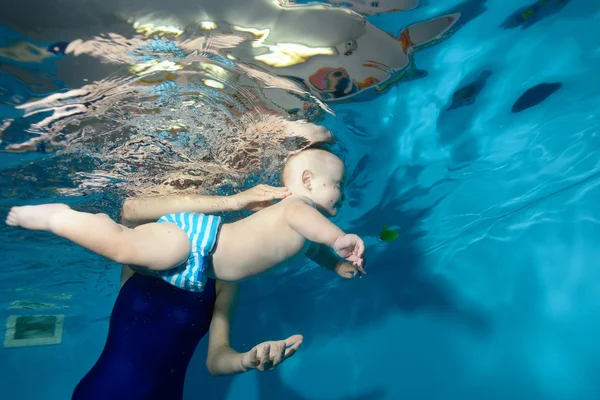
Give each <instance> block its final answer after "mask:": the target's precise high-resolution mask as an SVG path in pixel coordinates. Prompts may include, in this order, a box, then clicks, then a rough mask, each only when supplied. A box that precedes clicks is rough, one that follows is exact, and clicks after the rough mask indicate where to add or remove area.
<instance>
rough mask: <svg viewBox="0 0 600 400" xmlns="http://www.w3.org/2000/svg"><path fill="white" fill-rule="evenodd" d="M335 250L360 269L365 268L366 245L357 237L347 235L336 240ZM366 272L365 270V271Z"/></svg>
mask: <svg viewBox="0 0 600 400" xmlns="http://www.w3.org/2000/svg"><path fill="white" fill-rule="evenodd" d="M333 250H334V251H335V252H336V253H337V255H338V256H340V257H342V258H343V259H344V260H346V261H350V262H351V263H352V264H354V265H356V266H357V267H359V268H363V266H364V263H365V260H364V258H363V256H364V253H365V243H364V242H363V241H362V239H361V238H359V237H358V236H356V235H352V234H345V235H343V236H340V237H338V238H337V239H336V241H335V243H334V244H333ZM363 271H364V270H363Z"/></svg>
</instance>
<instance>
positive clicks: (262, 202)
mask: <svg viewBox="0 0 600 400" xmlns="http://www.w3.org/2000/svg"><path fill="white" fill-rule="evenodd" d="M291 194H292V193H291V192H290V191H289V190H288V189H287V188H285V187H274V186H269V185H264V184H260V185H257V186H254V187H253V188H251V189H248V190H246V191H243V192H241V193H237V194H234V195H233V196H231V197H232V198H233V200H234V201H235V207H236V209H238V210H248V211H259V210H262V209H263V208H266V207H269V206H270V205H273V203H274V201H275V200H281V199H284V198H286V197H287V196H289V195H291Z"/></svg>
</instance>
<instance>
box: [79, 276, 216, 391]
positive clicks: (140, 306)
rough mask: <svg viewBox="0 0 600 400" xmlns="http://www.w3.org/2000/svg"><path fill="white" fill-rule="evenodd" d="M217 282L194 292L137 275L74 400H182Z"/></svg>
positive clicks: (123, 292) (124, 290) (129, 283)
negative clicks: (189, 367)
mask: <svg viewBox="0 0 600 400" xmlns="http://www.w3.org/2000/svg"><path fill="white" fill-rule="evenodd" d="M214 302H215V282H214V280H212V279H208V280H207V282H206V286H205V288H204V291H203V292H201V293H198V292H189V291H185V290H182V289H179V288H177V287H174V286H172V285H170V284H168V283H167V282H165V281H163V280H162V279H159V278H155V277H151V276H144V275H140V274H137V273H136V274H134V275H133V276H132V277H131V278H129V279H128V280H127V282H125V284H124V285H123V287H122V288H121V291H120V292H119V296H118V297H117V300H116V302H115V305H114V308H113V312H112V315H111V318H110V325H109V330H108V337H107V340H106V345H105V347H104V350H103V351H102V354H101V355H100V358H99V359H98V361H97V362H96V364H95V365H94V366H93V367H92V369H91V370H90V371H89V372H88V373H87V375H86V376H85V377H84V378H83V379H82V380H81V381H80V382H79V384H78V385H77V387H76V388H75V392H74V393H73V397H72V398H73V400H96V399H98V400H100V399H102V400H106V399H111V400H118V399H127V400H164V399H169V400H171V399H172V400H177V399H181V398H182V396H183V383H184V380H185V373H186V370H187V367H188V364H189V362H190V359H191V357H192V355H193V354H194V351H195V349H196V346H197V345H198V342H199V341H200V339H202V337H203V336H204V335H205V334H206V332H207V331H208V328H209V326H210V322H211V318H212V312H213V307H214Z"/></svg>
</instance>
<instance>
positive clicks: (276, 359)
mask: <svg viewBox="0 0 600 400" xmlns="http://www.w3.org/2000/svg"><path fill="white" fill-rule="evenodd" d="M284 353H285V342H284V341H283V340H282V341H281V342H278V343H276V344H275V345H274V346H273V347H271V360H272V361H273V368H275V367H276V366H277V365H278V364H280V363H281V361H283V354H284Z"/></svg>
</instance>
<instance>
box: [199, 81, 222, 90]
mask: <svg viewBox="0 0 600 400" xmlns="http://www.w3.org/2000/svg"><path fill="white" fill-rule="evenodd" d="M202 82H204V84H205V85H206V86H208V87H212V88H215V89H223V88H224V87H225V85H223V84H222V83H221V82H218V81H215V80H214V79H204V80H202Z"/></svg>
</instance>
